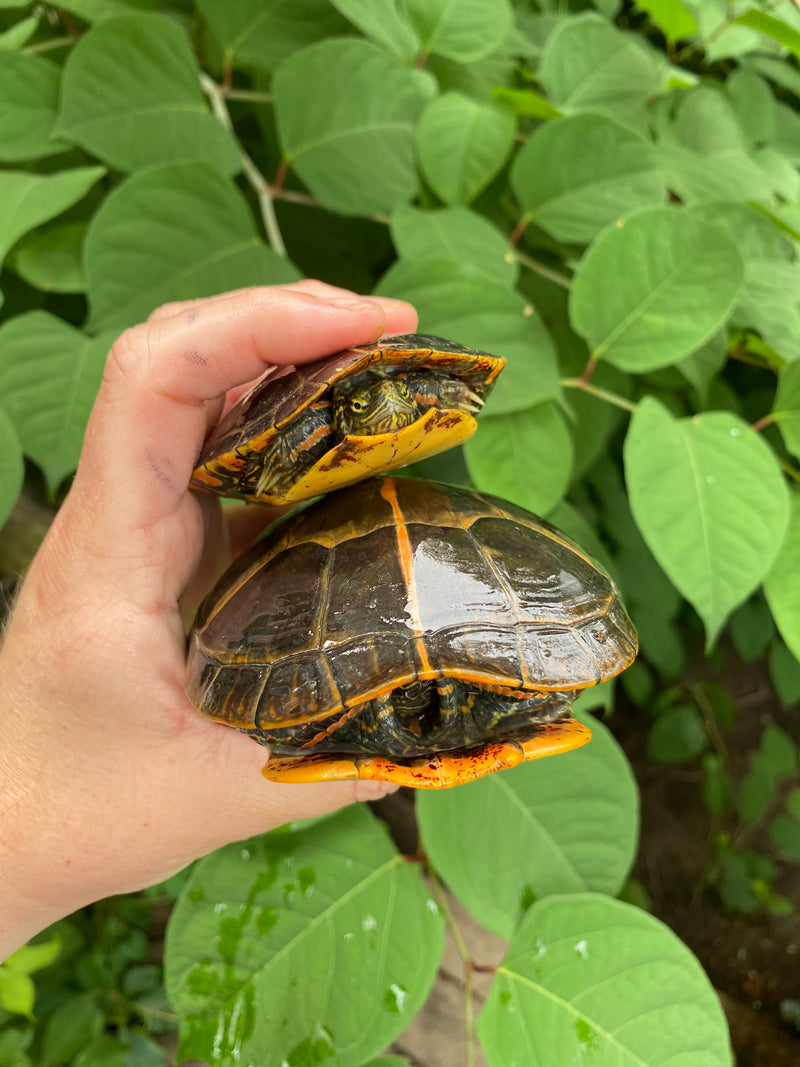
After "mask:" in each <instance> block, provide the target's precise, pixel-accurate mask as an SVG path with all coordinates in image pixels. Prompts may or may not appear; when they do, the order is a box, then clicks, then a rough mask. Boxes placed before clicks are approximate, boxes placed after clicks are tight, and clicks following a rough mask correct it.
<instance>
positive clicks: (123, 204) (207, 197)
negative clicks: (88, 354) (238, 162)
mask: <svg viewBox="0 0 800 1067" xmlns="http://www.w3.org/2000/svg"><path fill="white" fill-rule="evenodd" d="M85 257H86V258H85V263H86V275H87V280H88V292H89V303H90V307H91V312H92V315H91V321H92V327H93V329H94V330H99V329H107V328H108V329H110V328H112V327H113V328H114V329H117V330H122V329H124V328H125V327H126V326H131V325H133V324H134V323H136V322H140V321H142V320H143V319H145V318H147V316H148V315H149V314H150V312H151V311H152V310H153V309H154V308H155V307H157V306H158V305H159V304H163V303H166V302H167V301H170V300H187V299H191V298H193V297H198V296H210V295H212V294H214V293H222V292H225V291H227V290H229V289H236V288H239V287H241V286H246V285H273V284H277V283H280V282H287V281H294V280H296V279H297V277H298V274H297V271H296V270H295V268H294V267H293V266H292V264H291V263H289V262H288V261H287V260H285V259H281V258H280V257H279V256H277V255H276V254H275V253H274V252H273V251H272V250H271V249H270V248H267V247H266V245H264V244H262V243H261V239H260V238H259V236H258V232H257V230H256V226H255V221H254V219H253V216H252V214H251V213H250V209H249V207H248V205H247V203H246V201H245V200H244V198H243V197H242V195H241V193H240V192H239V191H238V189H236V188H235V187H234V186H233V185H232V184H231V183H230V182H229V181H228V180H227V179H225V178H223V177H222V176H221V175H220V174H219V173H218V172H217V171H215V170H212V169H211V168H210V167H207V166H206V165H205V164H202V163H172V164H167V165H166V166H162V167H150V168H148V169H147V170H144V171H141V172H140V173H139V174H135V175H133V176H132V177H130V178H128V180H127V181H126V182H124V183H123V184H122V185H120V186H118V188H116V189H115V190H114V192H113V193H111V194H110V195H109V196H108V197H107V198H106V200H105V201H104V203H103V205H102V207H101V208H100V210H99V211H98V212H97V214H96V215H95V216H94V218H93V220H92V223H91V225H90V227H89V232H88V234H87V236H86V243H85Z"/></svg>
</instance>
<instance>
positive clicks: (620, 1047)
mask: <svg viewBox="0 0 800 1067" xmlns="http://www.w3.org/2000/svg"><path fill="white" fill-rule="evenodd" d="M478 1034H479V1036H480V1039H481V1044H482V1045H483V1049H484V1052H485V1053H486V1057H487V1059H488V1061H489V1063H490V1064H491V1067H501V1065H502V1067H508V1065H510V1064H521V1063H523V1062H524V1063H537V1064H543V1065H544V1064H548V1065H549V1064H553V1065H555V1064H564V1065H566V1064H576V1065H577V1064H584V1063H586V1064H587V1065H588V1064H592V1065H593V1067H594V1065H595V1064H596V1065H597V1067H664V1065H666V1064H670V1065H674V1067H678V1065H679V1064H681V1065H686V1067H689V1065H691V1067H733V1056H732V1053H731V1048H730V1043H729V1040H728V1031H727V1025H726V1022H725V1016H724V1014H723V1012H722V1008H721V1006H720V1003H719V1000H718V998H717V995H716V993H715V992H714V989H713V988H712V986H711V983H710V982H709V980H708V978H707V977H706V975H705V974H704V973H703V970H702V968H701V966H700V964H699V963H698V961H697V959H696V958H695V957H694V956H693V955H692V953H691V952H690V951H689V949H688V948H687V947H686V946H685V945H684V944H683V942H682V941H680V940H679V939H678V938H677V937H676V936H675V934H673V933H672V931H671V930H670V929H668V927H666V926H664V924H663V923H661V922H659V921H658V920H657V919H654V918H653V917H652V916H651V915H648V914H647V912H645V911H642V910H641V909H640V908H637V907H634V906H633V905H631V904H624V903H622V902H621V901H618V900H610V899H608V898H607V897H603V896H599V895H595V894H583V895H579V896H566V897H549V898H548V899H546V900H540V901H537V903H536V904H534V905H533V907H532V908H531V910H530V911H529V912H528V914H527V916H526V917H525V919H524V920H523V923H522V925H521V926H520V928H519V930H518V931H517V933H516V935H515V937H514V939H513V941H512V943H511V946H510V947H509V950H508V953H507V955H506V957H505V959H504V960H503V963H502V964H501V966H500V967H499V968H498V970H497V974H496V977H495V981H494V984H493V986H492V990H491V993H490V994H489V998H488V1000H487V1002H486V1006H485V1007H484V1009H483V1012H482V1014H481V1017H480V1019H479V1021H478ZM520 1049H524V1059H520Z"/></svg>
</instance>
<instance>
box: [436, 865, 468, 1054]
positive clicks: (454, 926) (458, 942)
mask: <svg viewBox="0 0 800 1067" xmlns="http://www.w3.org/2000/svg"><path fill="white" fill-rule="evenodd" d="M428 876H429V878H430V881H431V886H432V887H433V894H434V896H435V897H436V901H437V903H438V905H439V907H440V908H441V909H442V914H443V915H444V918H445V922H446V923H447V927H448V929H449V930H450V933H451V934H452V935H453V941H454V942H455V946H456V949H457V950H458V954H459V956H460V957H461V961H462V963H463V964H464V1030H465V1037H466V1043H467V1060H466V1067H475V1047H474V1046H475V1009H474V1006H473V1003H472V971H473V963H472V960H471V958H470V954H469V949H468V948H467V945H466V942H465V941H464V938H463V937H462V936H461V931H460V930H459V928H458V923H457V922H456V920H455V916H454V915H453V911H452V909H451V907H450V903H449V901H448V899H447V894H446V893H445V891H444V886H443V885H442V883H441V881H440V880H439V876H438V875H437V874H436V871H434V870H431V869H429V870H428Z"/></svg>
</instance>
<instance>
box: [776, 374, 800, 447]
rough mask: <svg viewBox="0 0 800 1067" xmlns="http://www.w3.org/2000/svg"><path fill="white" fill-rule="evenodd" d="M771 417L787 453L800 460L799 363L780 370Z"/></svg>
mask: <svg viewBox="0 0 800 1067" xmlns="http://www.w3.org/2000/svg"><path fill="white" fill-rule="evenodd" d="M772 417H773V419H774V420H775V422H776V423H777V424H778V429H779V430H780V432H781V437H782V438H783V443H784V445H785V446H786V450H787V452H791V454H792V455H793V456H794V457H795V458H797V459H800V362H797V363H789V364H787V365H786V366H785V367H783V368H782V370H781V373H780V376H779V377H778V391H777V393H776V394H775V403H774V404H773V405H772Z"/></svg>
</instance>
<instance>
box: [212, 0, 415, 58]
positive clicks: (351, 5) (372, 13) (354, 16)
mask: <svg viewBox="0 0 800 1067" xmlns="http://www.w3.org/2000/svg"><path fill="white" fill-rule="evenodd" d="M212 2H213V0H212ZM331 3H332V4H333V6H334V7H335V8H336V10H337V11H341V13H342V14H343V15H344V16H345V18H347V19H349V20H350V22H352V23H353V25H354V26H358V28H359V29H360V30H361V32H362V33H363V34H364V36H365V37H369V38H370V39H371V40H373V41H375V43H376V44H381V45H383V46H384V48H388V49H389V51H390V52H392V53H393V54H394V55H396V56H398V57H399V58H400V59H405V60H409V59H413V58H414V56H416V54H417V52H419V47H420V45H419V37H418V36H417V33H416V31H415V30H414V27H413V26H412V25H411V22H410V20H409V17H408V10H407V9H406V7H405V5H404V4H403V3H402V0H384V2H383V3H381V4H376V3H375V0H331Z"/></svg>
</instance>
